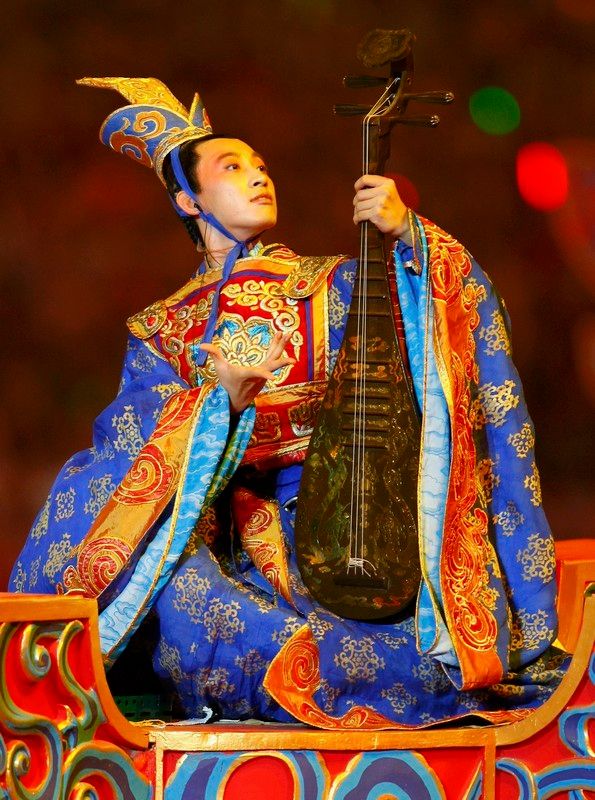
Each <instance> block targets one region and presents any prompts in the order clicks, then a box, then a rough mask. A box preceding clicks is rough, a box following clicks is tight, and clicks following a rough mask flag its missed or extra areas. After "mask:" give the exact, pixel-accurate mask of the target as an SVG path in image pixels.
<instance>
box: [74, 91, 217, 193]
mask: <svg viewBox="0 0 595 800" xmlns="http://www.w3.org/2000/svg"><path fill="white" fill-rule="evenodd" d="M77 83H79V84H82V85H83V86H95V87H97V88H99V89H114V90H115V91H116V92H120V94H121V95H122V96H123V97H125V98H126V99H127V100H128V101H129V102H130V103H132V105H129V106H124V107H123V108H118V109H117V110H116V111H114V112H113V113H112V114H110V115H109V117H108V118H107V119H106V120H105V122H104V123H103V125H102V126H101V130H100V132H99V138H100V140H101V141H102V142H103V144H105V145H108V147H111V148H112V149H113V150H115V151H116V152H117V153H123V154H124V155H127V156H129V157H130V158H132V159H134V160H135V161H138V162H139V163H141V164H144V165H145V166H146V167H152V168H153V169H154V170H155V172H156V173H157V175H158V176H159V179H160V180H161V182H162V183H165V181H164V179H163V160H164V158H165V156H166V155H167V154H168V153H170V152H171V151H172V150H173V149H174V148H175V147H179V146H180V145H181V144H184V142H188V141H190V140H192V139H202V138H203V137H204V136H210V135H211V134H212V133H213V129H212V127H211V123H210V120H209V117H208V114H207V112H206V110H205V107H204V105H203V103H202V100H201V99H200V97H199V95H198V94H195V95H194V100H193V101H192V105H191V107H190V111H187V110H186V108H185V107H184V106H183V105H182V104H181V103H180V101H179V100H178V99H177V98H176V97H174V95H173V94H172V93H171V92H170V90H169V89H168V88H167V86H166V85H165V84H164V83H162V82H161V81H159V80H157V78H81V79H80V80H78V81H77Z"/></svg>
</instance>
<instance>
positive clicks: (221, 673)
mask: <svg viewBox="0 0 595 800" xmlns="http://www.w3.org/2000/svg"><path fill="white" fill-rule="evenodd" d="M229 678H230V673H229V670H228V669H225V667H216V668H215V669H213V668H212V667H203V668H202V669H199V670H198V672H196V673H195V674H194V679H193V685H194V686H193V688H194V690H195V691H196V690H198V691H200V692H201V693H204V694H205V695H207V696H209V697H215V698H217V699H218V698H221V697H223V695H225V694H233V692H235V690H236V686H235V683H230V680H229Z"/></svg>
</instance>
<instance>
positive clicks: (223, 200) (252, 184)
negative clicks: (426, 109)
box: [197, 139, 277, 241]
mask: <svg viewBox="0 0 595 800" xmlns="http://www.w3.org/2000/svg"><path fill="white" fill-rule="evenodd" d="M197 147H198V155H199V161H198V165H197V179H198V184H199V186H200V192H199V193H198V195H197V196H198V201H199V203H200V206H201V208H202V209H203V211H208V212H210V213H211V214H213V215H214V216H215V217H216V218H217V219H218V220H219V222H221V224H222V225H223V226H224V227H225V228H227V230H229V231H230V232H231V233H233V234H234V236H236V237H237V238H238V239H240V240H242V241H245V240H246V239H249V238H252V237H254V236H256V235H257V234H259V233H261V232H262V231H265V230H268V229H269V228H272V227H273V226H274V225H275V223H276V222H277V200H276V197H275V187H274V185H273V181H272V180H271V178H270V176H269V174H268V171H267V167H266V164H265V163H264V161H263V159H262V157H261V156H259V155H258V153H256V152H255V151H254V150H253V149H252V148H251V147H250V146H249V145H247V144H246V143H245V142H242V141H241V140H240V139H210V140H208V141H206V142H202V143H199V144H198V145H197Z"/></svg>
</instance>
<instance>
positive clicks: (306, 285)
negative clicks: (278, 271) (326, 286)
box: [282, 256, 344, 299]
mask: <svg viewBox="0 0 595 800" xmlns="http://www.w3.org/2000/svg"><path fill="white" fill-rule="evenodd" d="M342 258H344V256H338V257H337V256H330V257H328V256H304V257H302V258H300V260H299V263H298V264H297V266H296V267H294V268H293V269H292V271H291V272H290V273H289V275H288V276H287V278H286V279H285V281H284V282H283V286H282V289H283V293H284V294H285V295H286V296H287V297H294V298H296V299H300V298H303V297H309V296H310V295H311V294H314V292H315V291H316V289H318V287H319V286H321V285H322V283H323V281H324V280H325V279H326V277H327V275H328V274H329V272H330V271H331V270H332V269H333V267H334V266H335V264H337V263H338V262H339V261H340V260H341V259H342Z"/></svg>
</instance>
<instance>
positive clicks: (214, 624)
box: [202, 597, 246, 644]
mask: <svg viewBox="0 0 595 800" xmlns="http://www.w3.org/2000/svg"><path fill="white" fill-rule="evenodd" d="M241 609H242V606H241V605H240V604H239V603H238V602H237V601H236V600H232V601H231V602H229V603H224V602H223V600H221V599H220V598H219V597H214V598H213V599H212V600H211V602H210V603H209V605H208V606H207V609H206V611H205V612H204V614H203V617H202V623H203V625H204V626H205V628H206V629H207V639H208V641H209V642H214V641H216V640H220V641H222V642H225V643H226V644H231V642H233V640H234V639H235V637H236V635H237V634H238V633H243V632H244V629H245V627H246V623H245V622H244V621H243V620H241V619H240V618H239V616H238V612H239V611H241Z"/></svg>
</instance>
